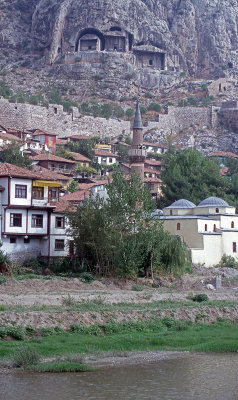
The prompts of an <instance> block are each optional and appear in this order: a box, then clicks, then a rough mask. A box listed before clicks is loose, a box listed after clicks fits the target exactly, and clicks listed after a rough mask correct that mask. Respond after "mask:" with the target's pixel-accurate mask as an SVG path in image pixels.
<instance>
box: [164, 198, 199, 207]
mask: <svg viewBox="0 0 238 400" xmlns="http://www.w3.org/2000/svg"><path fill="white" fill-rule="evenodd" d="M194 207H196V205H195V204H193V203H192V202H191V201H189V200H186V199H180V200H177V201H175V202H174V203H172V204H171V205H170V206H169V207H166V208H170V209H171V208H194Z"/></svg>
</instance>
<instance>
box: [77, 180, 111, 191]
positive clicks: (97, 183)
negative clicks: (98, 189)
mask: <svg viewBox="0 0 238 400" xmlns="http://www.w3.org/2000/svg"><path fill="white" fill-rule="evenodd" d="M107 184H108V180H101V181H95V182H91V183H80V184H79V190H89V189H91V188H92V187H95V186H100V185H107Z"/></svg>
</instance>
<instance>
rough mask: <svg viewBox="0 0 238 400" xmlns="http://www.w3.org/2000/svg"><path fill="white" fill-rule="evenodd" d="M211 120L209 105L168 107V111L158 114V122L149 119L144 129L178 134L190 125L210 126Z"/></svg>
mask: <svg viewBox="0 0 238 400" xmlns="http://www.w3.org/2000/svg"><path fill="white" fill-rule="evenodd" d="M211 122H212V120H211V109H210V107H168V113H167V114H160V115H159V120H158V122H153V121H150V122H149V123H148V126H147V127H146V129H147V130H150V129H156V130H159V131H163V132H164V133H165V134H171V133H176V134H178V133H179V132H181V131H182V130H183V129H186V128H189V127H190V126H192V125H197V126H200V127H202V126H207V127H210V126H211Z"/></svg>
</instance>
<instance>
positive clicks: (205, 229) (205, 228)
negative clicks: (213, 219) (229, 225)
mask: <svg viewBox="0 0 238 400" xmlns="http://www.w3.org/2000/svg"><path fill="white" fill-rule="evenodd" d="M204 231H205V232H207V224H205V227H204Z"/></svg>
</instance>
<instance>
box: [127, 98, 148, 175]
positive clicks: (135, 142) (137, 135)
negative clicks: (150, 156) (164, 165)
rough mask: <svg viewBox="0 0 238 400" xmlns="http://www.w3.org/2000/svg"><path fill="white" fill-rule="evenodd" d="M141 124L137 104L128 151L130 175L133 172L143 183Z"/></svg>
mask: <svg viewBox="0 0 238 400" xmlns="http://www.w3.org/2000/svg"><path fill="white" fill-rule="evenodd" d="M143 129H144V127H143V123H142V119H141V113H140V106H139V103H138V102H137V104H136V113H135V119H134V124H133V139H132V145H131V149H130V151H129V157H130V165H131V173H133V172H135V173H136V174H137V175H138V176H139V177H140V179H141V181H142V182H144V164H145V159H146V150H145V149H144V148H143Z"/></svg>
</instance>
